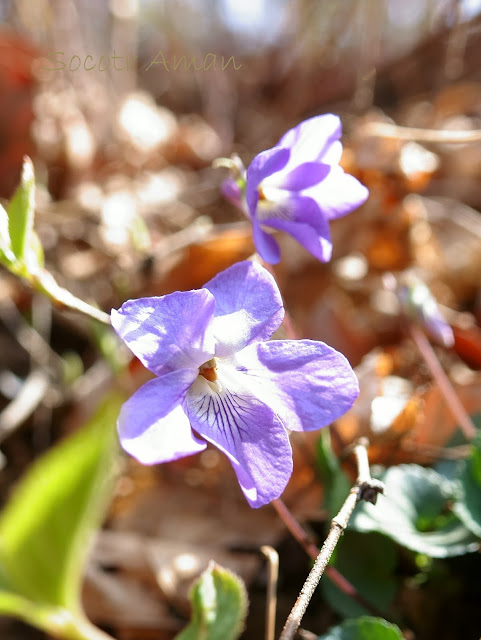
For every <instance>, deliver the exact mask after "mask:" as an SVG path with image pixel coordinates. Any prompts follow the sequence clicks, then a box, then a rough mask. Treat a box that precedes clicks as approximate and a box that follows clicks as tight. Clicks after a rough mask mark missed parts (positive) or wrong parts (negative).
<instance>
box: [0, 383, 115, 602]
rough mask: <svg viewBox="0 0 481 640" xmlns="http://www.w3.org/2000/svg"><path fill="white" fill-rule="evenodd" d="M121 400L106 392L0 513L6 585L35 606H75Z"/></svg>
mask: <svg viewBox="0 0 481 640" xmlns="http://www.w3.org/2000/svg"><path fill="white" fill-rule="evenodd" d="M121 402H122V398H121V397H120V396H119V395H118V394H112V395H111V396H109V397H108V398H107V399H106V400H105V401H104V403H103V404H102V406H101V407H100V409H99V410H98V411H97V413H96V414H95V415H94V417H93V418H92V419H91V420H90V422H89V423H88V424H87V425H86V426H85V427H83V428H82V429H80V430H79V431H77V432H76V433H75V434H73V435H72V436H70V437H68V438H66V439H65V440H63V441H62V442H61V443H60V444H59V445H57V446H56V447H55V448H53V449H51V450H50V451H49V452H48V453H46V454H45V455H44V456H43V457H42V458H40V459H39V460H38V461H37V462H36V463H34V465H33V466H32V467H31V468H30V469H29V470H28V472H27V474H26V475H25V476H24V477H23V479H22V480H21V481H20V483H19V485H18V486H17V488H16V490H15V491H14V493H13V495H12V496H11V498H10V501H9V502H8V504H7V505H6V507H5V509H4V510H3V512H2V514H1V515H0V567H1V568H0V581H1V582H2V583H3V584H2V586H3V590H4V591H8V592H10V593H13V594H15V595H16V596H22V597H23V598H25V600H26V601H29V602H30V603H31V605H32V606H33V605H41V606H45V605H48V606H51V607H54V608H57V607H64V608H66V609H68V610H70V611H72V612H76V611H78V610H80V587H81V577H82V571H83V567H84V563H85V558H86V554H87V552H88V547H89V542H90V539H91V536H92V534H93V533H94V532H95V530H96V528H97V527H98V525H99V523H100V519H101V517H102V514H103V512H104V508H105V506H106V503H107V500H108V498H109V496H110V493H111V486H112V485H111V482H112V479H113V476H114V474H113V469H114V467H115V464H116V463H115V460H116V453H117V444H116V440H117V438H116V433H115V423H116V418H117V415H118V412H119V408H120V405H121ZM2 577H3V579H2ZM4 595H5V594H4ZM4 600H5V598H4ZM4 600H3V601H2V599H1V598H0V610H2V608H3V605H2V602H4ZM3 613H9V612H8V611H6V610H3Z"/></svg>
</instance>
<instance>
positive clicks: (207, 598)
mask: <svg viewBox="0 0 481 640" xmlns="http://www.w3.org/2000/svg"><path fill="white" fill-rule="evenodd" d="M190 601H191V603H192V620H191V622H190V624H189V625H188V626H187V627H186V628H185V629H184V630H183V631H182V632H181V633H180V634H179V635H178V636H177V637H176V640H235V639H236V638H238V637H239V635H240V634H241V632H242V628H243V626H244V620H245V617H246V613H247V594H246V590H245V586H244V583H243V582H242V580H241V579H240V578H238V577H237V576H236V575H235V574H234V573H232V572H231V571H228V570H227V569H224V568H223V567H220V566H219V565H217V564H215V563H211V565H210V566H209V567H208V568H207V569H206V571H205V572H204V573H203V574H202V576H201V577H200V578H199V580H198V581H197V582H196V583H195V584H194V586H193V588H192V590H191V592H190Z"/></svg>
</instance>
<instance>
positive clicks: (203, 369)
mask: <svg viewBox="0 0 481 640" xmlns="http://www.w3.org/2000/svg"><path fill="white" fill-rule="evenodd" d="M199 374H200V375H201V376H203V377H204V378H205V379H206V380H208V381H209V382H214V381H215V380H217V363H216V361H215V358H211V359H210V360H207V362H204V364H201V365H200V367H199Z"/></svg>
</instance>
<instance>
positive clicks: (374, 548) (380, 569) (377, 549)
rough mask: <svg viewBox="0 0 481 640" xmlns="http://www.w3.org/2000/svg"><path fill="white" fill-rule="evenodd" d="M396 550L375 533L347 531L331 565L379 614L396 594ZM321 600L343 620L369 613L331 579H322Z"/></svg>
mask: <svg viewBox="0 0 481 640" xmlns="http://www.w3.org/2000/svg"><path fill="white" fill-rule="evenodd" d="M396 563H397V550H396V546H395V544H394V542H393V541H392V540H390V539H389V538H386V536H383V535H380V534H378V533H358V532H357V531H346V533H345V534H344V535H343V536H342V538H341V539H340V540H339V542H338V545H337V548H336V554H335V561H334V566H335V567H336V569H338V570H339V572H340V573H341V574H342V575H343V576H344V577H345V578H346V579H347V580H349V582H350V583H351V584H353V585H354V586H355V587H356V589H357V590H358V591H359V593H362V595H363V596H364V598H366V600H368V601H369V602H370V603H371V604H373V605H374V606H375V607H376V609H377V610H378V611H380V612H381V613H383V614H385V615H387V608H388V607H389V605H390V604H391V602H392V600H393V598H394V595H395V593H396V588H397V582H396V578H395V569H396ZM321 588H322V592H323V594H324V597H325V598H326V600H327V601H328V602H329V604H330V605H331V607H332V608H333V609H334V610H335V611H337V612H338V613H340V614H341V615H342V616H344V617H346V618H355V617H357V616H361V615H365V614H366V613H368V612H367V611H366V609H364V607H363V606H362V605H360V604H358V603H357V602H356V601H355V600H353V599H352V598H350V597H349V596H347V595H346V594H345V593H343V592H342V591H341V590H340V589H339V588H338V587H336V585H335V584H334V583H333V582H331V581H330V580H321Z"/></svg>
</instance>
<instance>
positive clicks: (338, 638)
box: [318, 616, 403, 640]
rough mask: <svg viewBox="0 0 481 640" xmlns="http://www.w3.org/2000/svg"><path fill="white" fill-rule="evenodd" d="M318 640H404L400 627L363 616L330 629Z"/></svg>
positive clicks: (380, 619) (379, 619)
mask: <svg viewBox="0 0 481 640" xmlns="http://www.w3.org/2000/svg"><path fill="white" fill-rule="evenodd" d="M318 640H403V634H402V633H401V630H400V629H399V627H397V626H396V625H395V624H390V623H389V622H386V620H383V619H382V618H370V617H369V616H363V617H362V618H358V619H357V620H347V621H346V622H344V624H341V625H339V626H338V627H333V628H332V629H329V631H328V632H327V633H325V634H324V635H323V636H319V638H318Z"/></svg>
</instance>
